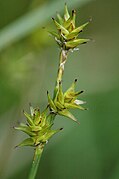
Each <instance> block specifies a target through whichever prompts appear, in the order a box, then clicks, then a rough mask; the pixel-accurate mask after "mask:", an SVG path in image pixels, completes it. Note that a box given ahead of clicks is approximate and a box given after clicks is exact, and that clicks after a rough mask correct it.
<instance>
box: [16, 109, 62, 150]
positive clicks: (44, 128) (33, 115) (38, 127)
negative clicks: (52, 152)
mask: <svg viewBox="0 0 119 179" xmlns="http://www.w3.org/2000/svg"><path fill="white" fill-rule="evenodd" d="M47 109H48V108H46V109H45V110H44V111H43V112H42V113H40V110H39V108H35V109H34V108H33V107H32V106H30V114H28V113H27V112H24V115H25V117H26V119H27V123H26V124H24V123H20V125H19V126H18V127H15V129H17V130H20V131H22V132H25V133H26V134H27V135H29V138H27V139H25V140H24V141H23V142H21V143H20V144H19V145H17V147H18V146H33V147H35V146H38V145H44V144H46V143H47V141H48V140H49V139H50V138H51V137H52V136H53V135H54V134H56V133H57V132H59V131H60V130H61V129H62V128H60V129H58V130H52V129H51V127H52V125H53V122H52V121H51V120H49V119H48V117H47Z"/></svg>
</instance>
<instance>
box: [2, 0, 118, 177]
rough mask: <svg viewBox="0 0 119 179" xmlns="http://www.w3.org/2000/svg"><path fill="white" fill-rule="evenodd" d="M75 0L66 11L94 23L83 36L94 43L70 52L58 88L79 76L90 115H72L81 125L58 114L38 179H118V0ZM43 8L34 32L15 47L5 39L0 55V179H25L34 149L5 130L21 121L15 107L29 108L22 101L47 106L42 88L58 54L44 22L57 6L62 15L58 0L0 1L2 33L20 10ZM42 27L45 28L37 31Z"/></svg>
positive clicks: (49, 84) (51, 78) (47, 86)
mask: <svg viewBox="0 0 119 179" xmlns="http://www.w3.org/2000/svg"><path fill="white" fill-rule="evenodd" d="M78 2H79V1H77V2H76V3H74V5H73V1H72V4H71V1H69V6H70V7H71V6H72V7H73V8H76V10H77V13H78V17H79V18H78V19H77V23H80V24H82V23H84V22H86V21H87V20H88V19H89V18H90V17H92V18H93V21H92V23H91V24H90V25H89V27H87V29H86V31H85V33H83V35H82V37H86V36H87V37H91V38H93V39H94V40H95V42H94V43H89V44H87V45H85V46H82V47H80V50H79V51H77V52H75V53H72V54H70V56H69V59H68V62H67V64H66V69H65V74H64V80H63V82H64V90H65V89H67V88H68V86H69V85H70V83H71V81H73V80H74V79H75V78H78V79H79V81H78V84H79V86H77V89H81V90H83V89H84V90H86V91H85V94H84V95H83V99H85V101H87V107H88V108H89V110H88V111H86V112H79V111H76V112H75V115H76V117H77V118H78V119H79V121H80V123H81V125H80V126H78V125H76V124H74V123H73V122H72V121H70V120H68V119H65V118H63V117H59V118H56V121H55V122H56V123H55V127H58V128H59V127H64V130H63V132H61V133H60V134H57V135H56V136H55V137H53V138H52V139H51V140H50V142H49V144H48V145H47V146H46V148H45V151H44V154H43V156H42V159H41V165H40V168H39V174H38V177H37V178H39V177H40V176H41V178H43V179H47V178H48V179H56V178H57V179H61V178H62V179H65V178H69V179H72V178H73V179H78V178H81V179H118V178H119V173H118V171H119V157H118V155H119V154H118V151H119V143H118V137H119V133H118V130H119V121H118V117H119V110H118V107H119V104H118V99H119V95H118V91H119V82H118V76H119V70H118V66H119V60H118V59H119V53H118V36H119V35H118V32H119V24H118V19H119V13H118V6H119V2H118V1H111V0H104V1H102V0H100V1H99V0H96V1H92V2H91V1H90V2H89V1H87V2H88V3H86V1H85V4H83V6H82V4H81V2H83V1H81V2H79V3H78ZM49 3H50V7H55V9H52V12H45V13H47V19H46V17H45V16H42V17H41V19H42V23H40V22H39V24H40V25H39V28H38V26H37V27H34V28H33V29H32V30H31V31H30V32H29V33H27V32H26V34H25V35H24V38H23V36H20V37H19V38H18V39H17V40H16V41H13V42H14V43H10V42H9V45H8V47H7V46H5V48H4V49H3V50H1V53H0V121H1V125H0V178H1V179H14V178H18V179H20V178H27V175H28V172H29V169H30V166H31V161H32V157H33V149H32V148H19V149H17V150H15V149H14V146H15V145H16V144H17V143H19V142H20V141H21V140H22V139H24V137H25V136H24V134H22V133H19V132H16V131H14V130H13V129H12V126H14V125H16V123H17V122H18V121H22V120H24V117H23V114H22V110H23V109H25V110H26V111H28V107H29V106H28V103H29V102H31V103H32V105H33V106H40V107H41V109H42V108H43V107H44V106H45V105H46V103H47V98H46V91H47V90H49V91H50V93H51V92H52V90H53V88H54V83H55V79H56V72H57V65H58V54H59V49H57V47H56V45H55V42H54V40H53V39H52V38H51V37H49V35H48V34H47V29H49V30H51V29H52V28H54V26H53V23H51V22H52V21H51V20H50V17H51V16H52V15H53V14H55V12H56V11H57V10H59V8H60V10H62V8H63V6H62V4H63V1H62V2H61V5H60V2H58V4H57V2H56V1H55V2H54V1H48V0H47V1H45V2H44V1H38V0H36V1H35V0H34V1H27V0H25V1H20V0H17V1H14V0H12V1H10V2H9V1H8V0H5V1H1V2H0V13H1V16H0V27H1V31H2V33H3V32H4V28H5V29H6V28H7V27H9V26H11V24H13V23H14V22H16V21H17V20H18V21H19V18H20V16H22V19H24V17H26V15H27V13H30V12H32V10H35V8H36V9H37V8H40V9H42V7H43V8H44V4H46V6H47V7H48V5H49ZM54 3H56V4H55V5H54ZM48 19H49V20H48ZM14 20H15V21H14ZM46 20H48V22H46ZM39 21H40V20H39ZM7 25H8V26H7ZM43 26H45V27H47V28H46V29H45V30H44V29H42V27H43ZM8 32H9V31H8ZM1 43H2V42H1Z"/></svg>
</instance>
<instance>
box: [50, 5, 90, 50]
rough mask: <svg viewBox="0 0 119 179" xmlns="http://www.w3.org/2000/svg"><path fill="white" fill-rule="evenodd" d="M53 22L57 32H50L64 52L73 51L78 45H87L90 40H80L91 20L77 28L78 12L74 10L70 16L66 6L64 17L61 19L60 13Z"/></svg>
mask: <svg viewBox="0 0 119 179" xmlns="http://www.w3.org/2000/svg"><path fill="white" fill-rule="evenodd" d="M52 19H53V22H54V24H55V26H56V29H57V31H58V33H57V32H50V34H51V35H52V36H54V38H55V40H56V42H57V44H58V45H59V47H60V48H62V49H64V50H73V49H75V48H76V47H77V46H78V45H81V44H84V43H87V42H88V41H90V39H79V38H78V36H79V34H80V33H81V32H82V31H83V29H84V28H85V27H86V26H87V25H88V24H89V22H90V20H89V21H88V22H86V23H85V24H83V25H81V26H79V27H76V22H75V21H76V11H75V10H72V13H71V15H70V14H69V11H68V8H67V5H66V4H65V12H64V17H61V16H60V14H59V13H57V19H58V21H56V20H55V19H54V18H52Z"/></svg>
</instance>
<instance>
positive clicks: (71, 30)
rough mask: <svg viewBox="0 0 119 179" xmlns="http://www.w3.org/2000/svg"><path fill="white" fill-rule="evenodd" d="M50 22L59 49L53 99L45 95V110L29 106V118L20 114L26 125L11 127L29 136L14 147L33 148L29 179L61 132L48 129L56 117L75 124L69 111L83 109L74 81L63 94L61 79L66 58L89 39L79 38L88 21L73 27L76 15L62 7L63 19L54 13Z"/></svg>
mask: <svg viewBox="0 0 119 179" xmlns="http://www.w3.org/2000/svg"><path fill="white" fill-rule="evenodd" d="M52 20H53V22H54V25H55V28H56V31H50V32H49V33H50V34H51V35H52V36H53V38H54V39H55V41H56V43H57V45H58V46H59V48H60V56H59V67H58V73H57V79H56V85H55V88H54V92H53V97H51V95H50V94H49V92H48V91H47V98H48V104H47V105H46V108H45V109H44V110H43V111H42V112H41V111H40V109H39V108H33V107H32V106H31V105H30V114H28V113H27V112H25V111H24V115H25V117H26V121H27V122H26V124H24V123H20V125H19V126H18V127H15V129H17V130H20V131H23V132H25V133H26V134H27V135H28V136H29V137H28V138H27V139H25V140H24V141H22V142H21V143H20V144H19V145H17V147H18V146H19V147H20V146H32V147H33V148H35V154H34V158H33V163H32V168H31V171H30V175H29V179H34V178H35V176H36V173H37V169H38V165H39V161H40V158H41V155H42V152H43V149H44V146H45V144H46V143H47V142H48V141H49V139H50V138H51V137H52V136H53V135H54V134H56V133H58V132H59V131H61V130H62V128H59V129H56V130H54V129H52V126H53V124H54V119H55V117H56V116H57V115H61V116H65V117H67V118H69V119H71V120H73V121H75V122H77V123H79V121H78V120H77V119H76V118H75V116H74V115H73V114H72V113H71V112H70V109H71V108H72V109H79V110H85V109H86V108H85V107H83V106H82V104H84V103H85V102H84V101H82V100H80V99H78V97H80V95H81V94H82V93H83V91H82V90H79V91H75V86H76V83H77V79H75V80H74V82H73V83H72V84H71V86H70V87H69V88H68V89H67V90H66V91H65V92H63V89H62V85H63V84H62V77H63V73H64V66H65V63H66V61H67V57H68V54H69V53H70V52H73V51H74V50H76V49H77V48H78V46H79V45H81V44H84V43H87V42H89V41H90V39H82V38H79V35H80V33H81V32H82V31H83V30H84V28H85V27H86V26H87V25H88V24H89V22H90V21H88V22H86V23H85V24H83V25H81V26H78V27H77V26H76V22H75V21H76V11H75V10H72V12H71V14H70V13H69V11H68V9H67V5H66V4H65V12H64V16H63V17H61V16H60V14H58V13H57V19H54V18H52Z"/></svg>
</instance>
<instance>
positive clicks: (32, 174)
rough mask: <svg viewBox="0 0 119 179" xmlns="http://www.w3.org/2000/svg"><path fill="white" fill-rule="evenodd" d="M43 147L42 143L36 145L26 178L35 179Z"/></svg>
mask: <svg viewBox="0 0 119 179" xmlns="http://www.w3.org/2000/svg"><path fill="white" fill-rule="evenodd" d="M43 149H44V145H39V146H37V147H36V149H35V153H34V159H33V163H32V167H31V171H30V174H29V178H28V179H35V177H36V173H37V170H38V166H39V162H40V159H41V155H42V152H43Z"/></svg>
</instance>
